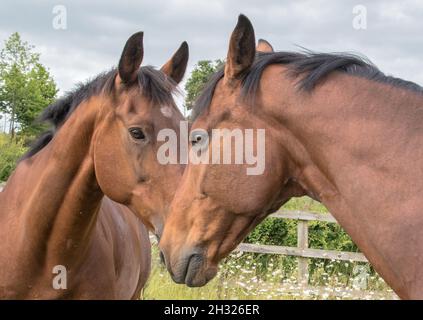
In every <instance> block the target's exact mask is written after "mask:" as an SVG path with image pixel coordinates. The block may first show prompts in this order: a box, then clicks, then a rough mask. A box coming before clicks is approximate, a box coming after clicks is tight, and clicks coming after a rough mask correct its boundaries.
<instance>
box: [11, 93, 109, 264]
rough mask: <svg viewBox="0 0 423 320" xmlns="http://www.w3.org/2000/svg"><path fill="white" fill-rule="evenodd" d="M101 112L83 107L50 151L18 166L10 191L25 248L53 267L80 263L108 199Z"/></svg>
mask: <svg viewBox="0 0 423 320" xmlns="http://www.w3.org/2000/svg"><path fill="white" fill-rule="evenodd" d="M92 99H93V98H92ZM98 108H99V106H98V103H96V102H95V101H91V102H90V103H88V102H86V103H84V105H81V106H79V107H78V108H77V109H76V110H75V111H74V113H73V114H72V115H71V116H70V117H69V119H68V120H67V121H66V122H65V123H64V124H63V126H62V127H61V128H60V129H59V130H58V132H57V134H56V135H55V136H54V138H53V140H52V141H51V142H50V143H49V144H48V145H47V146H46V147H45V148H44V149H42V150H41V151H40V152H39V153H37V154H36V155H35V156H33V157H31V158H29V159H27V160H24V161H22V162H21V163H20V164H19V165H18V167H17V169H16V171H15V173H14V174H13V176H12V177H11V178H10V181H8V185H7V190H5V191H8V192H9V194H12V195H11V199H13V201H14V202H15V203H14V204H12V207H13V206H15V207H17V208H18V210H17V211H18V212H13V214H15V216H16V219H18V221H19V225H18V227H17V229H18V230H17V231H16V232H17V233H19V232H25V237H24V238H23V239H25V241H24V242H25V243H22V246H23V247H24V248H25V249H23V250H24V251H25V252H26V253H27V254H28V255H32V256H34V257H35V256H36V255H37V254H38V255H45V257H44V258H45V263H48V264H49V265H53V266H54V265H58V264H62V265H67V266H70V265H75V263H77V262H78V261H80V259H81V256H83V253H84V251H85V250H87V247H88V239H89V237H90V234H91V230H92V229H93V227H94V225H95V224H94V223H93V222H94V221H95V219H96V215H97V212H98V209H99V206H100V202H101V199H102V197H103V194H102V192H101V190H100V188H99V186H98V184H97V181H96V177H95V170H94V163H93V156H92V145H91V141H92V137H93V134H94V129H95V124H96V120H97V114H98V113H99V112H97V110H98ZM38 259H39V257H38ZM48 270H51V268H49V269H48Z"/></svg>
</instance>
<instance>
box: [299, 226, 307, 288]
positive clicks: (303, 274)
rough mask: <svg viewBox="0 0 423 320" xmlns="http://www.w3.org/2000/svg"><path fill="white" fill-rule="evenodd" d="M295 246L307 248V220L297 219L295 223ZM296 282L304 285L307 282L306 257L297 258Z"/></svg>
mask: <svg viewBox="0 0 423 320" xmlns="http://www.w3.org/2000/svg"><path fill="white" fill-rule="evenodd" d="M297 246H298V248H299V249H306V248H308V221H305V220H298V225H297ZM298 282H299V283H301V284H304V285H306V284H307V283H308V259H307V258H303V257H299V258H298Z"/></svg>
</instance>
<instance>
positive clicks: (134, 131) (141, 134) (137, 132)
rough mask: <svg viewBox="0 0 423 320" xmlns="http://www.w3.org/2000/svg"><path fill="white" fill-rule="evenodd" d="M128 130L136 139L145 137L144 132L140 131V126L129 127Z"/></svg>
mask: <svg viewBox="0 0 423 320" xmlns="http://www.w3.org/2000/svg"><path fill="white" fill-rule="evenodd" d="M128 131H129V133H130V134H131V136H132V138H134V139H136V140H142V139H145V135H144V132H142V130H141V129H140V128H129V129H128Z"/></svg>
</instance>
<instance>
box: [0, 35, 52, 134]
mask: <svg viewBox="0 0 423 320" xmlns="http://www.w3.org/2000/svg"><path fill="white" fill-rule="evenodd" d="M39 60H40V55H39V54H38V53H36V52H34V46H32V45H30V44H28V42H26V41H23V40H22V39H21V37H20V35H19V33H17V32H15V33H13V34H12V35H11V36H10V37H9V38H8V39H7V40H6V41H5V43H4V47H3V48H2V50H1V51H0V112H2V113H4V114H7V115H8V120H9V133H10V134H11V137H12V138H13V137H14V136H15V131H16V128H19V129H20V130H21V131H22V133H23V134H25V135H31V136H32V135H35V134H37V133H38V132H39V131H40V130H41V127H40V125H37V124H34V120H35V119H36V117H37V115H38V114H39V113H40V111H41V110H43V109H44V108H45V107H46V106H48V105H49V104H50V103H52V102H53V101H54V99H55V98H56V93H57V91H58V90H57V87H56V84H55V82H54V80H53V78H52V76H51V75H50V73H49V72H48V70H47V69H46V68H45V67H44V66H43V65H42V64H41V63H40V61H39Z"/></svg>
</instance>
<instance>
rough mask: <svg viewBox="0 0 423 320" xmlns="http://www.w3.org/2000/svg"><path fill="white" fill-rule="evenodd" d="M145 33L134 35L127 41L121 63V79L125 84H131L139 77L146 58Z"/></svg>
mask: <svg viewBox="0 0 423 320" xmlns="http://www.w3.org/2000/svg"><path fill="white" fill-rule="evenodd" d="M143 36H144V33H143V32H137V33H135V34H133V35H132V36H131V37H130V38H129V39H128V41H126V44H125V47H124V48H123V52H122V56H121V57H120V61H119V68H118V70H119V78H120V80H121V81H122V82H123V83H126V84H131V83H133V82H135V80H136V79H137V76H138V69H139V68H140V65H141V62H142V58H143V56H144V47H143V43H142V42H143V41H142V40H143Z"/></svg>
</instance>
